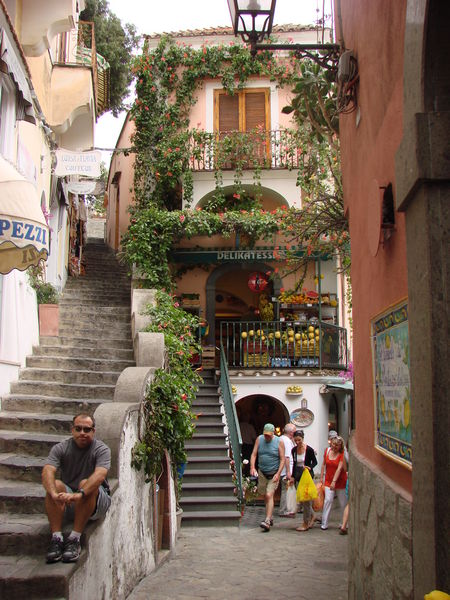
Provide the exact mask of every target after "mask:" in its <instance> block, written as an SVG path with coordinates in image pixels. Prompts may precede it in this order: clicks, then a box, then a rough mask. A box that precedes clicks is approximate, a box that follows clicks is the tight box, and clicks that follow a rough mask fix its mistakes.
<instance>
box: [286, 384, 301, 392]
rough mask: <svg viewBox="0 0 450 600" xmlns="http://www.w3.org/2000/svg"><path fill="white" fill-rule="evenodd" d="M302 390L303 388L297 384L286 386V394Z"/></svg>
mask: <svg viewBox="0 0 450 600" xmlns="http://www.w3.org/2000/svg"><path fill="white" fill-rule="evenodd" d="M302 392H303V388H302V387H301V386H299V385H290V386H288V387H287V388H286V393H287V394H301V393H302Z"/></svg>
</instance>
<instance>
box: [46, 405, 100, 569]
mask: <svg viewBox="0 0 450 600" xmlns="http://www.w3.org/2000/svg"><path fill="white" fill-rule="evenodd" d="M94 435H95V421H94V419H93V417H90V416H89V415H86V414H78V415H76V416H75V417H74V418H73V420H72V437H71V438H69V439H67V440H64V442H60V443H59V444H56V445H55V446H53V448H52V449H51V450H50V453H49V455H48V458H47V461H46V464H45V466H44V468H43V470H42V483H43V486H44V488H45V491H46V492H47V494H46V496H45V509H46V511H47V516H48V520H49V523H50V529H51V532H52V540H51V542H50V546H49V549H48V551H47V562H48V563H54V562H58V561H59V560H61V559H62V560H63V562H75V561H77V560H78V557H79V556H80V550H81V545H80V537H81V534H82V533H83V530H84V528H85V526H86V523H87V522H88V521H89V520H91V521H94V520H96V519H100V518H102V517H104V516H105V515H106V513H107V511H108V509H109V507H110V504H111V498H110V495H109V486H108V483H107V480H106V475H107V474H108V470H109V468H110V466H111V451H110V449H109V448H108V446H107V445H106V444H104V443H103V442H101V441H100V440H97V439H95V438H94ZM58 469H60V476H61V479H56V472H57V470H58ZM64 513H66V516H67V517H68V518H69V519H73V521H74V524H73V530H72V532H71V533H70V535H69V537H68V538H67V539H66V541H65V543H64V540H63V534H62V522H63V517H64Z"/></svg>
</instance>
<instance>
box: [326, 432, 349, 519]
mask: <svg viewBox="0 0 450 600" xmlns="http://www.w3.org/2000/svg"><path fill="white" fill-rule="evenodd" d="M320 481H321V483H324V485H325V501H324V504H323V511H322V525H321V529H324V530H325V529H328V518H329V516H330V511H331V506H332V504H333V500H334V495H335V494H336V496H337V497H338V500H339V504H340V506H341V508H342V510H344V508H345V505H346V504H347V497H346V495H345V484H346V483H347V465H346V463H345V456H344V440H343V439H342V438H341V437H336V438H334V439H332V440H331V448H327V450H325V454H324V457H323V463H322V471H321V474H320Z"/></svg>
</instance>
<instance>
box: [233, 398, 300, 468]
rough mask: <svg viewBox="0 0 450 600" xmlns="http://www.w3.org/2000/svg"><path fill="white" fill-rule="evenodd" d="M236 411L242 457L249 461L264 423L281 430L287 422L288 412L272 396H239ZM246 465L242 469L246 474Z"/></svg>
mask: <svg viewBox="0 0 450 600" xmlns="http://www.w3.org/2000/svg"><path fill="white" fill-rule="evenodd" d="M236 412H237V415H238V419H239V427H240V429H241V436H242V458H243V459H247V460H248V461H250V455H251V453H252V450H253V445H254V443H255V440H256V438H257V437H258V435H261V434H262V432H263V428H264V425H265V424H266V423H272V424H273V425H275V428H277V427H278V428H279V431H280V432H282V431H283V428H284V426H285V425H286V423H289V413H288V411H287V409H286V407H285V406H284V405H283V404H282V403H281V402H280V401H279V400H276V399H275V398H272V396H266V395H264V394H253V395H251V396H246V397H245V398H241V399H240V400H238V401H237V402H236ZM248 469H249V468H248V466H247V468H246V469H244V470H243V472H244V474H247V473H246V471H248Z"/></svg>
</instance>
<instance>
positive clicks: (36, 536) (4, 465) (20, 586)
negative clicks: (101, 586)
mask: <svg viewBox="0 0 450 600" xmlns="http://www.w3.org/2000/svg"><path fill="white" fill-rule="evenodd" d="M85 258H86V263H87V264H86V275H85V276H83V277H79V278H73V279H69V280H68V282H67V285H66V288H65V290H64V293H63V294H62V297H61V300H60V305H59V307H60V308H59V336H58V337H52V338H50V337H49V338H41V339H40V345H39V346H37V347H35V348H34V349H33V355H32V356H30V357H28V358H27V363H26V368H24V369H22V370H21V372H20V374H19V380H18V381H17V382H14V383H12V384H11V392H10V394H9V395H8V396H6V397H4V398H3V399H2V404H1V408H2V410H1V412H0V598H5V599H7V598H8V599H9V598H11V599H12V598H14V599H15V598H25V597H26V598H27V599H30V600H31V599H33V598H46V599H50V598H66V597H67V589H68V580H69V579H70V576H71V575H72V573H73V572H74V571H75V570H76V568H77V567H78V565H79V564H81V563H82V562H83V560H85V559H86V551H85V550H83V551H82V554H81V557H80V560H79V562H78V563H76V564H63V563H57V564H53V565H47V564H46V563H45V552H46V548H47V545H48V542H49V527H48V523H47V518H46V515H45V510H44V489H43V487H42V485H41V469H42V466H43V465H44V462H45V458H46V456H47V454H48V451H49V449H50V448H51V446H52V445H53V444H55V443H56V442H60V441H62V440H63V439H65V438H67V437H68V436H69V435H70V425H71V420H72V417H73V415H74V414H76V413H79V412H86V413H89V414H92V413H93V412H94V411H95V409H96V408H97V406H98V405H99V404H101V403H103V402H109V401H111V400H112V398H113V395H114V387H115V383H116V381H117V378H118V377H119V375H120V373H121V371H122V370H123V369H125V368H126V367H129V366H133V365H134V356H133V349H132V342H131V326H130V281H129V279H128V277H127V275H126V271H125V269H124V268H122V267H121V266H120V265H119V264H118V263H117V261H116V259H115V256H114V253H113V252H112V251H111V250H109V249H108V248H107V247H106V246H105V245H104V243H103V240H100V239H95V238H94V239H90V240H89V242H88V244H87V246H86V250H85Z"/></svg>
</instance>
